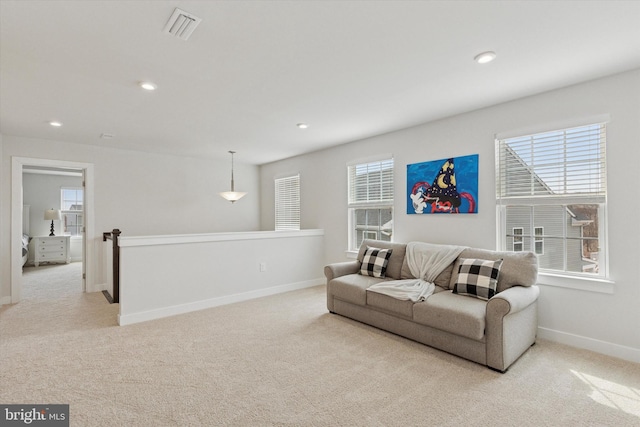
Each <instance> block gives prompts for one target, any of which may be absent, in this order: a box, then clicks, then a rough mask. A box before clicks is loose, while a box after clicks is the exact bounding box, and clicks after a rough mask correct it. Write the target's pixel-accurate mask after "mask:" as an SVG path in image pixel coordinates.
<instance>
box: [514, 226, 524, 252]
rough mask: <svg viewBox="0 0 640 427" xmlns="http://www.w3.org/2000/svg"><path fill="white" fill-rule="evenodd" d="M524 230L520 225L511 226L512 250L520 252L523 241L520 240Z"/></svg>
mask: <svg viewBox="0 0 640 427" xmlns="http://www.w3.org/2000/svg"><path fill="white" fill-rule="evenodd" d="M523 232H524V228H522V227H513V249H512V250H513V252H522V251H523V247H524V246H523V245H524V241H523V240H522V234H523Z"/></svg>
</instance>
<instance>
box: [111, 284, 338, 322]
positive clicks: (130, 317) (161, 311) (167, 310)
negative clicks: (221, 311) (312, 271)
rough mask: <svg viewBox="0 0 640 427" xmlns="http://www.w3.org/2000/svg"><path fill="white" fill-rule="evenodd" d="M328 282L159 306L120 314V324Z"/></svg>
mask: <svg viewBox="0 0 640 427" xmlns="http://www.w3.org/2000/svg"><path fill="white" fill-rule="evenodd" d="M324 283H326V279H325V278H324V277H323V278H318V279H312V280H305V281H303V282H296V283H290V284H286V285H280V286H273V287H271V288H266V289H258V290H255V291H249V292H243V293H240V294H233V295H226V296H222V297H217V298H211V299H207V300H202V301H194V302H190V303H187V304H180V305H174V306H170V307H163V308H158V309H155V310H149V311H143V312H140V313H133V314H126V315H118V324H119V325H120V326H124V325H131V324H133V323H139V322H146V321H147V320H154V319H160V318H163V317H169V316H175V315H177V314H184V313H190V312H192V311H198V310H204V309H206V308H212V307H218V306H221V305H226V304H233V303H236V302H241V301H247V300H250V299H255V298H261V297H266V296H269V295H275V294H281V293H284V292H289V291H295V290H298V289H304V288H310V287H312V286H318V285H322V284H324Z"/></svg>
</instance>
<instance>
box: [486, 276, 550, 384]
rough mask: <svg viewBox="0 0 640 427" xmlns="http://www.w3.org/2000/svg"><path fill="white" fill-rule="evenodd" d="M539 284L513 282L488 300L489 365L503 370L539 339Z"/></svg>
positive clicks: (487, 334)
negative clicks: (514, 284) (524, 284)
mask: <svg viewBox="0 0 640 427" xmlns="http://www.w3.org/2000/svg"><path fill="white" fill-rule="evenodd" d="M538 295H540V289H539V288H538V287H537V286H535V285H534V286H529V287H525V286H513V287H511V288H509V289H506V290H504V291H502V292H500V293H498V294H496V295H495V296H494V297H493V298H491V299H490V300H489V301H488V302H487V313H486V329H485V336H486V340H487V365H488V366H489V367H490V368H492V369H496V370H498V371H501V372H504V371H506V370H507V368H508V367H509V366H510V365H511V364H512V363H513V362H515V361H516V359H517V358H518V357H520V355H521V354H522V353H524V352H525V351H526V350H527V349H528V348H529V347H530V346H531V345H533V344H534V343H535V342H536V334H537V331H538V304H537V302H538Z"/></svg>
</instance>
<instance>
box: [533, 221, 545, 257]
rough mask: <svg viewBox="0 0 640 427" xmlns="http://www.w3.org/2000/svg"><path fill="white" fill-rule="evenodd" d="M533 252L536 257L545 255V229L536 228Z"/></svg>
mask: <svg viewBox="0 0 640 427" xmlns="http://www.w3.org/2000/svg"><path fill="white" fill-rule="evenodd" d="M533 229H534V232H533V234H534V241H533V251H534V252H535V253H536V255H544V227H534V228H533Z"/></svg>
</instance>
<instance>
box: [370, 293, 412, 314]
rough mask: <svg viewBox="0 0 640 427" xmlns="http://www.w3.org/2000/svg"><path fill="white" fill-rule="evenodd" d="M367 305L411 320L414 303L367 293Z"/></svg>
mask: <svg viewBox="0 0 640 427" xmlns="http://www.w3.org/2000/svg"><path fill="white" fill-rule="evenodd" d="M367 305H368V306H371V307H376V308H379V309H381V310H384V311H388V312H391V313H393V314H398V315H401V316H404V317H406V318H409V319H411V317H412V316H413V301H411V300H401V299H397V298H393V297H390V296H389V295H384V294H381V293H378V292H371V291H367Z"/></svg>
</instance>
